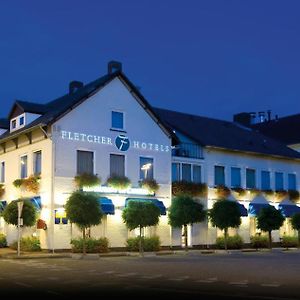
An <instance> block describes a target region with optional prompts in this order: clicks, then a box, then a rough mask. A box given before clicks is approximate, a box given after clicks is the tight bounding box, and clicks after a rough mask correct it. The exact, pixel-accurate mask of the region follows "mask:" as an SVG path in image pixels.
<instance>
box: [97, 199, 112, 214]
mask: <svg viewBox="0 0 300 300" xmlns="http://www.w3.org/2000/svg"><path fill="white" fill-rule="evenodd" d="M98 201H99V204H100V206H101V209H102V211H103V212H104V213H105V214H106V215H114V214H115V206H114V205H113V203H112V201H111V200H110V199H108V198H106V197H100V198H99V199H98Z"/></svg>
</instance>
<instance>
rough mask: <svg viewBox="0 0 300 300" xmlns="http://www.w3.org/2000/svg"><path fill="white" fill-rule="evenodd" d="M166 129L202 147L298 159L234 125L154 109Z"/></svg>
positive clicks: (267, 139)
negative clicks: (178, 133)
mask: <svg viewBox="0 0 300 300" xmlns="http://www.w3.org/2000/svg"><path fill="white" fill-rule="evenodd" d="M154 110H155V111H156V113H157V114H158V115H159V116H160V118H161V120H162V121H163V122H165V124H166V125H167V126H169V128H172V129H173V130H175V132H176V130H177V131H179V132H181V133H182V134H184V135H186V136H187V137H189V138H190V139H192V140H194V141H195V142H197V143H199V144H200V145H203V146H212V147H216V148H223V149H228V150H234V151H242V152H250V153H257V154H266V155H272V156H281V157H289V158H300V153H298V152H296V151H294V150H292V149H290V148H288V147H286V146H285V145H283V144H282V143H280V142H278V141H276V140H274V139H272V138H270V137H267V136H265V135H263V134H261V133H259V132H257V131H255V130H252V129H249V128H246V127H243V126H240V125H238V124H236V123H232V122H228V121H222V120H217V119H212V118H207V117H201V116H195V115H190V114H185V113H180V112H175V111H170V110H165V109H160V108H155V109H154Z"/></svg>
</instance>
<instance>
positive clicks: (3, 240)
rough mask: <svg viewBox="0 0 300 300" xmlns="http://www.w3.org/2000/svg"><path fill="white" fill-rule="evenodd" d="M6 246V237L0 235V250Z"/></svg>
mask: <svg viewBox="0 0 300 300" xmlns="http://www.w3.org/2000/svg"><path fill="white" fill-rule="evenodd" d="M6 246H7V241H6V236H5V235H4V234H2V233H0V248H4V247H6Z"/></svg>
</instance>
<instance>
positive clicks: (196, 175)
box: [193, 165, 202, 183]
mask: <svg viewBox="0 0 300 300" xmlns="http://www.w3.org/2000/svg"><path fill="white" fill-rule="evenodd" d="M201 181H202V180H201V166H198V165H193V182H195V183H201Z"/></svg>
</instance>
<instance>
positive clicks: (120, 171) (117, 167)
mask: <svg viewBox="0 0 300 300" xmlns="http://www.w3.org/2000/svg"><path fill="white" fill-rule="evenodd" d="M114 175H116V176H121V177H123V176H125V156H124V155H120V154H111V155H110V176H114Z"/></svg>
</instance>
